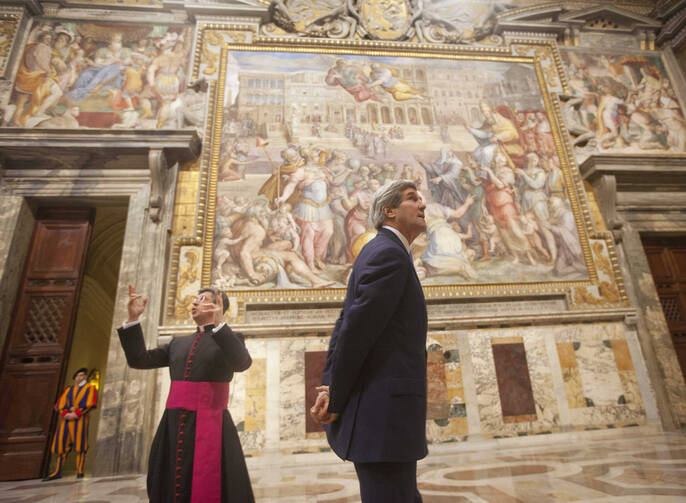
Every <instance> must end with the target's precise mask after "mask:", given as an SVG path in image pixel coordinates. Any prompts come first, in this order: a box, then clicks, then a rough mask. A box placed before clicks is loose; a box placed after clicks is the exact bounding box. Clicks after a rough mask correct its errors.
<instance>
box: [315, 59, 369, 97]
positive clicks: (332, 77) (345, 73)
mask: <svg viewBox="0 0 686 503" xmlns="http://www.w3.org/2000/svg"><path fill="white" fill-rule="evenodd" d="M324 82H326V83H327V84H328V85H329V86H341V87H342V88H343V89H345V90H346V91H348V92H349V93H350V95H351V96H352V97H353V98H355V101H357V102H362V101H367V100H373V101H381V98H380V97H379V96H378V95H377V94H376V93H375V92H373V91H372V90H371V89H370V87H371V86H370V85H369V83H370V80H369V77H367V76H366V75H365V73H364V71H363V70H362V68H361V67H359V66H358V65H355V64H353V63H346V61H345V60H344V59H337V60H336V63H335V64H334V66H332V67H331V68H329V72H328V73H327V74H326V77H325V78H324Z"/></svg>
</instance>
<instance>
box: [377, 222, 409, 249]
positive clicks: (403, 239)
mask: <svg viewBox="0 0 686 503" xmlns="http://www.w3.org/2000/svg"><path fill="white" fill-rule="evenodd" d="M383 228H384V229H388V230H389V231H391V232H392V233H393V234H395V235H396V236H398V239H399V240H400V242H401V243H402V244H403V246H404V247H405V249H406V250H407V253H410V243H409V242H408V241H407V238H406V237H405V236H403V235H402V233H401V232H400V231H399V230H398V229H396V228H395V227H391V226H390V225H384V226H383Z"/></svg>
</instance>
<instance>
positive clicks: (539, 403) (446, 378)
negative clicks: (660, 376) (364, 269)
mask: <svg viewBox="0 0 686 503" xmlns="http://www.w3.org/2000/svg"><path fill="white" fill-rule="evenodd" d="M627 333H629V334H631V332H625V328H624V325H623V323H620V322H618V323H604V324H589V325H557V326H543V327H516V328H499V329H470V330H455V331H446V332H434V333H430V334H429V336H428V338H427V363H428V374H429V385H428V397H427V400H428V404H427V405H428V411H429V414H428V418H427V440H428V441H429V442H430V443H440V442H450V441H456V440H460V441H462V440H467V439H470V438H498V437H503V436H522V435H533V434H540V433H551V432H560V431H565V430H571V429H588V428H592V429H596V428H599V427H604V428H607V427H613V426H621V425H627V424H643V423H645V422H646V412H645V410H644V405H643V404H644V400H643V397H642V389H643V387H644V386H645V383H641V381H640V379H645V377H644V376H645V372H644V371H642V373H637V371H636V370H637V368H638V369H639V370H641V369H642V368H643V367H641V366H642V365H643V363H642V360H640V353H638V354H636V353H635V351H634V349H635V348H634V349H632V345H631V344H632V343H631V342H630V341H628V339H627V337H628V336H627ZM634 342H635V341H634ZM247 344H248V348H249V350H250V351H251V354H252V355H253V359H254V363H253V367H252V368H251V369H250V370H249V371H248V372H245V373H240V374H237V375H236V377H235V378H234V382H233V383H232V387H231V402H230V410H231V413H232V415H233V417H234V420H235V422H236V423H237V425H238V427H239V430H240V436H241V441H242V443H243V447H244V450H245V451H246V453H247V454H248V455H257V454H259V453H260V452H262V451H263V450H265V449H268V450H271V449H278V450H280V451H281V452H283V453H292V452H313V451H319V450H321V449H327V448H328V447H327V444H326V440H325V436H324V433H323V432H322V431H321V430H319V429H317V428H313V427H312V425H310V426H309V427H308V424H307V418H308V410H309V407H310V403H309V402H312V401H313V399H314V396H315V394H316V392H315V391H314V388H315V387H316V386H317V385H318V384H320V382H321V381H320V379H321V370H322V368H323V365H324V361H325V355H326V350H327V348H328V338H326V337H303V338H293V337H288V338H283V339H270V340H260V339H250V340H248V342H247ZM637 355H638V356H637ZM637 358H638V360H637ZM594 369H595V370H594ZM643 370H644V369H643ZM270 372H271V375H272V378H269V377H267V378H265V377H263V376H264V375H265V374H266V375H267V376H269V375H270ZM275 372H276V374H274V373H275ZM524 375H526V376H528V384H527V382H525V381H526V379H525V378H523V376H524ZM637 375H640V376H641V377H640V379H639V377H637ZM515 384H516V386H515ZM308 394H309V395H310V398H309V402H308V399H307V396H308ZM265 397H266V398H265ZM269 397H272V398H273V400H272V399H269ZM586 398H588V399H589V400H586ZM651 403H652V402H651ZM522 404H524V408H522ZM260 408H261V409H262V410H261V411H260V410H258V409H260ZM270 422H271V424H272V425H274V432H273V434H270V433H269V426H268V425H269V424H270Z"/></svg>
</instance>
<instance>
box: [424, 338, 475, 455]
mask: <svg viewBox="0 0 686 503" xmlns="http://www.w3.org/2000/svg"><path fill="white" fill-rule="evenodd" d="M427 346H428V363H429V368H428V371H427V372H428V374H429V383H428V392H429V393H428V401H429V403H428V404H427V405H428V407H427V409H428V410H427V416H428V417H427V419H428V420H427V425H426V426H427V428H426V431H427V438H428V440H429V441H430V442H440V441H443V442H445V441H448V440H455V439H459V438H461V437H464V436H465V435H467V433H468V431H469V427H468V423H467V407H466V403H465V389H464V380H463V379H462V361H461V358H460V351H459V349H458V337H457V334H454V333H452V334H430V335H429V338H428V341H427ZM429 411H430V412H429Z"/></svg>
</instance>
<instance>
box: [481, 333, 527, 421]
mask: <svg viewBox="0 0 686 503" xmlns="http://www.w3.org/2000/svg"><path fill="white" fill-rule="evenodd" d="M491 349H492V351H493V362H494V364H495V373H496V378H497V381H498V392H499V395H500V405H501V407H502V412H503V420H504V421H505V422H506V423H512V422H523V421H535V420H536V407H535V405H534V395H533V391H532V389H531V379H530V378H529V367H528V365H527V362H526V353H525V350H524V343H523V340H522V338H521V337H516V338H509V339H502V338H496V339H493V341H492V346H491Z"/></svg>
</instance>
